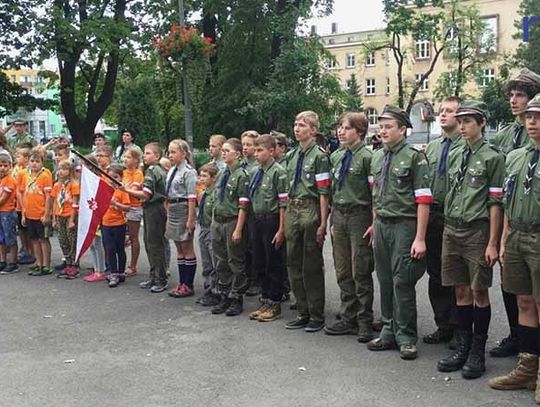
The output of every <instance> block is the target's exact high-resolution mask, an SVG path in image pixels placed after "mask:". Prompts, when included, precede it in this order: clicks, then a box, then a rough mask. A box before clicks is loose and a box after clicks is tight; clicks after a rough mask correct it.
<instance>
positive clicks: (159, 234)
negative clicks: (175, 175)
mask: <svg viewBox="0 0 540 407" xmlns="http://www.w3.org/2000/svg"><path fill="white" fill-rule="evenodd" d="M160 158H161V147H160V145H159V144H158V143H148V144H147V145H146V146H144V155H143V159H144V163H145V164H146V165H148V168H147V169H146V171H145V172H144V181H143V189H142V191H139V190H134V189H126V192H128V193H129V194H130V195H132V196H134V197H136V198H139V199H142V200H143V225H144V247H145V249H146V256H147V257H148V262H149V263H150V278H149V279H148V280H147V281H143V282H142V283H140V284H139V287H141V288H144V289H150V291H151V292H153V293H160V292H163V291H165V290H166V289H167V269H166V261H165V244H167V242H166V240H165V224H166V222H167V211H166V210H165V205H164V202H165V197H166V196H167V192H166V186H165V184H166V179H167V175H166V174H165V171H164V170H163V168H161V165H159V160H160Z"/></svg>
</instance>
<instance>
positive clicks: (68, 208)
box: [51, 181, 80, 217]
mask: <svg viewBox="0 0 540 407" xmlns="http://www.w3.org/2000/svg"><path fill="white" fill-rule="evenodd" d="M79 195H80V187H79V183H78V182H76V181H69V182H68V183H63V182H60V181H58V182H57V183H56V184H54V186H53V189H52V191H51V198H52V199H53V200H54V201H53V202H54V204H53V206H54V214H55V215H56V216H61V217H69V216H71V214H72V213H73V211H74V210H76V208H77V205H75V203H74V201H73V197H78V196H79Z"/></svg>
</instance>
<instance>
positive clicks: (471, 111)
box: [455, 100, 489, 120]
mask: <svg viewBox="0 0 540 407" xmlns="http://www.w3.org/2000/svg"><path fill="white" fill-rule="evenodd" d="M460 116H481V117H483V118H484V119H486V120H487V119H488V117H489V113H488V109H487V105H486V104H485V103H484V102H482V101H481V100H464V101H463V102H461V104H460V105H459V107H458V109H457V111H456V114H455V117H460Z"/></svg>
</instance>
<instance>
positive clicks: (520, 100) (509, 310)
mask: <svg viewBox="0 0 540 407" xmlns="http://www.w3.org/2000/svg"><path fill="white" fill-rule="evenodd" d="M506 91H507V94H508V98H509V101H510V108H511V109H512V114H513V115H514V116H515V118H516V120H515V121H514V122H513V123H511V124H509V125H508V126H506V127H504V128H503V129H502V130H501V131H500V132H499V133H497V135H496V136H495V137H494V138H493V139H492V140H491V142H492V143H493V145H495V146H496V147H497V148H498V149H499V150H500V151H501V152H502V153H503V154H504V155H507V154H508V153H509V152H510V151H513V150H515V149H517V148H520V147H523V146H525V145H531V144H532V143H531V141H530V139H529V137H527V130H526V128H525V109H526V108H527V103H528V102H529V101H530V100H531V99H532V98H533V97H534V96H535V95H536V94H537V93H538V92H540V76H539V75H537V74H536V73H534V72H532V71H530V70H528V69H522V70H521V71H520V72H519V74H518V75H516V76H515V77H514V78H512V80H510V81H509V82H508V85H507V89H506ZM501 271H502V267H501ZM502 274H504V273H502ZM501 280H502V279H501ZM501 290H502V294H503V300H504V308H505V310H506V316H507V317H508V323H509V325H510V335H509V336H508V337H506V338H504V339H503V340H502V341H500V342H499V343H498V345H497V346H496V347H495V348H493V349H491V350H490V351H489V354H490V355H491V356H493V357H507V356H513V355H517V353H518V352H519V341H518V333H517V327H518V305H517V299H516V296H515V295H514V294H511V293H509V292H506V291H505V290H504V288H503V287H502V286H501Z"/></svg>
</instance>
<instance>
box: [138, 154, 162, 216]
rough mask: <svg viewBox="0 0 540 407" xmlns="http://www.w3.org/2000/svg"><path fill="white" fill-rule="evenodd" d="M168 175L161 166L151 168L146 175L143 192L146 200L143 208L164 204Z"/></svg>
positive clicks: (156, 165) (155, 165)
mask: <svg viewBox="0 0 540 407" xmlns="http://www.w3.org/2000/svg"><path fill="white" fill-rule="evenodd" d="M165 182H166V174H165V171H163V168H162V167H161V165H159V164H154V165H151V166H149V167H148V168H147V169H146V171H145V173H144V180H143V188H142V190H143V192H144V194H145V196H146V198H145V199H144V201H143V207H144V206H146V205H150V204H152V203H154V202H163V201H164V200H165V197H166V192H165Z"/></svg>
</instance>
